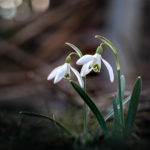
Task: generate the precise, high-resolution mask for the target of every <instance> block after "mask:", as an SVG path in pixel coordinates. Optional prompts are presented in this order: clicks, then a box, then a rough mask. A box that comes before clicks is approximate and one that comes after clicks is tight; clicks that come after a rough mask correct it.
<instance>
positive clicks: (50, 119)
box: [19, 112, 72, 135]
mask: <svg viewBox="0 0 150 150" xmlns="http://www.w3.org/2000/svg"><path fill="white" fill-rule="evenodd" d="M19 113H20V114H21V115H27V116H34V117H40V118H44V119H48V120H49V121H51V122H52V123H54V124H55V125H56V126H58V127H59V128H61V129H62V130H63V131H65V132H66V133H67V134H69V135H72V133H71V132H70V131H69V130H68V129H66V128H65V127H64V126H63V125H62V124H60V123H59V122H57V121H56V120H54V119H52V118H50V117H48V116H45V115H42V114H38V113H33V112H19Z"/></svg>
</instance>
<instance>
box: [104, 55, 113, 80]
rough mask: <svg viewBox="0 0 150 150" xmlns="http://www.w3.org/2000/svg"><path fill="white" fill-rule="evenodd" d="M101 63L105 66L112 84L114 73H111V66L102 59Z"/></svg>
mask: <svg viewBox="0 0 150 150" xmlns="http://www.w3.org/2000/svg"><path fill="white" fill-rule="evenodd" d="M102 61H103V63H104V64H105V66H106V68H107V70H108V72H109V77H110V81H111V82H113V81H114V72H113V69H112V67H111V65H110V64H109V63H108V62H107V61H106V60H105V59H103V58H102Z"/></svg>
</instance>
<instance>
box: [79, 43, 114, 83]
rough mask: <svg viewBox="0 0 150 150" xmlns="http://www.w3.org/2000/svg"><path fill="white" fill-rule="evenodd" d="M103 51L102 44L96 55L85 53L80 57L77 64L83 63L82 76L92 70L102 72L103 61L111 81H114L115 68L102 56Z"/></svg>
mask: <svg viewBox="0 0 150 150" xmlns="http://www.w3.org/2000/svg"><path fill="white" fill-rule="evenodd" d="M102 52H103V49H102V45H100V46H99V47H98V48H97V51H96V53H95V54H94V55H84V56H83V57H81V58H79V59H78V61H77V62H76V64H77V65H83V66H82V69H81V73H80V74H81V76H82V77H84V76H86V75H87V74H88V73H90V72H91V71H92V70H93V71H95V72H100V69H101V61H102V62H103V63H104V65H105V66H106V68H107V70H108V73H109V77H110V81H111V82H113V81H114V73H113V69H112V67H111V65H110V64H109V63H108V62H107V61H106V60H105V59H103V58H102V56H101V54H102Z"/></svg>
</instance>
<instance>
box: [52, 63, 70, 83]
mask: <svg viewBox="0 0 150 150" xmlns="http://www.w3.org/2000/svg"><path fill="white" fill-rule="evenodd" d="M67 69H68V65H67V63H65V64H64V65H62V66H61V67H60V68H59V70H58V71H57V73H56V76H55V79H54V84H56V83H58V82H59V81H60V80H61V79H62V78H63V77H64V75H65V74H66V73H67Z"/></svg>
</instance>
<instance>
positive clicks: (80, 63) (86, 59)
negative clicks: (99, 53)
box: [76, 55, 94, 65]
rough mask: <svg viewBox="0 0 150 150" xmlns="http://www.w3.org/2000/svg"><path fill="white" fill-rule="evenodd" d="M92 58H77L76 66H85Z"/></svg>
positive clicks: (86, 56) (85, 56)
mask: <svg viewBox="0 0 150 150" xmlns="http://www.w3.org/2000/svg"><path fill="white" fill-rule="evenodd" d="M93 58H94V56H93V55H84V56H83V57H81V58H79V59H78V61H77V62H76V64H77V65H83V64H86V63H87V62H89V61H91V60H93Z"/></svg>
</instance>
